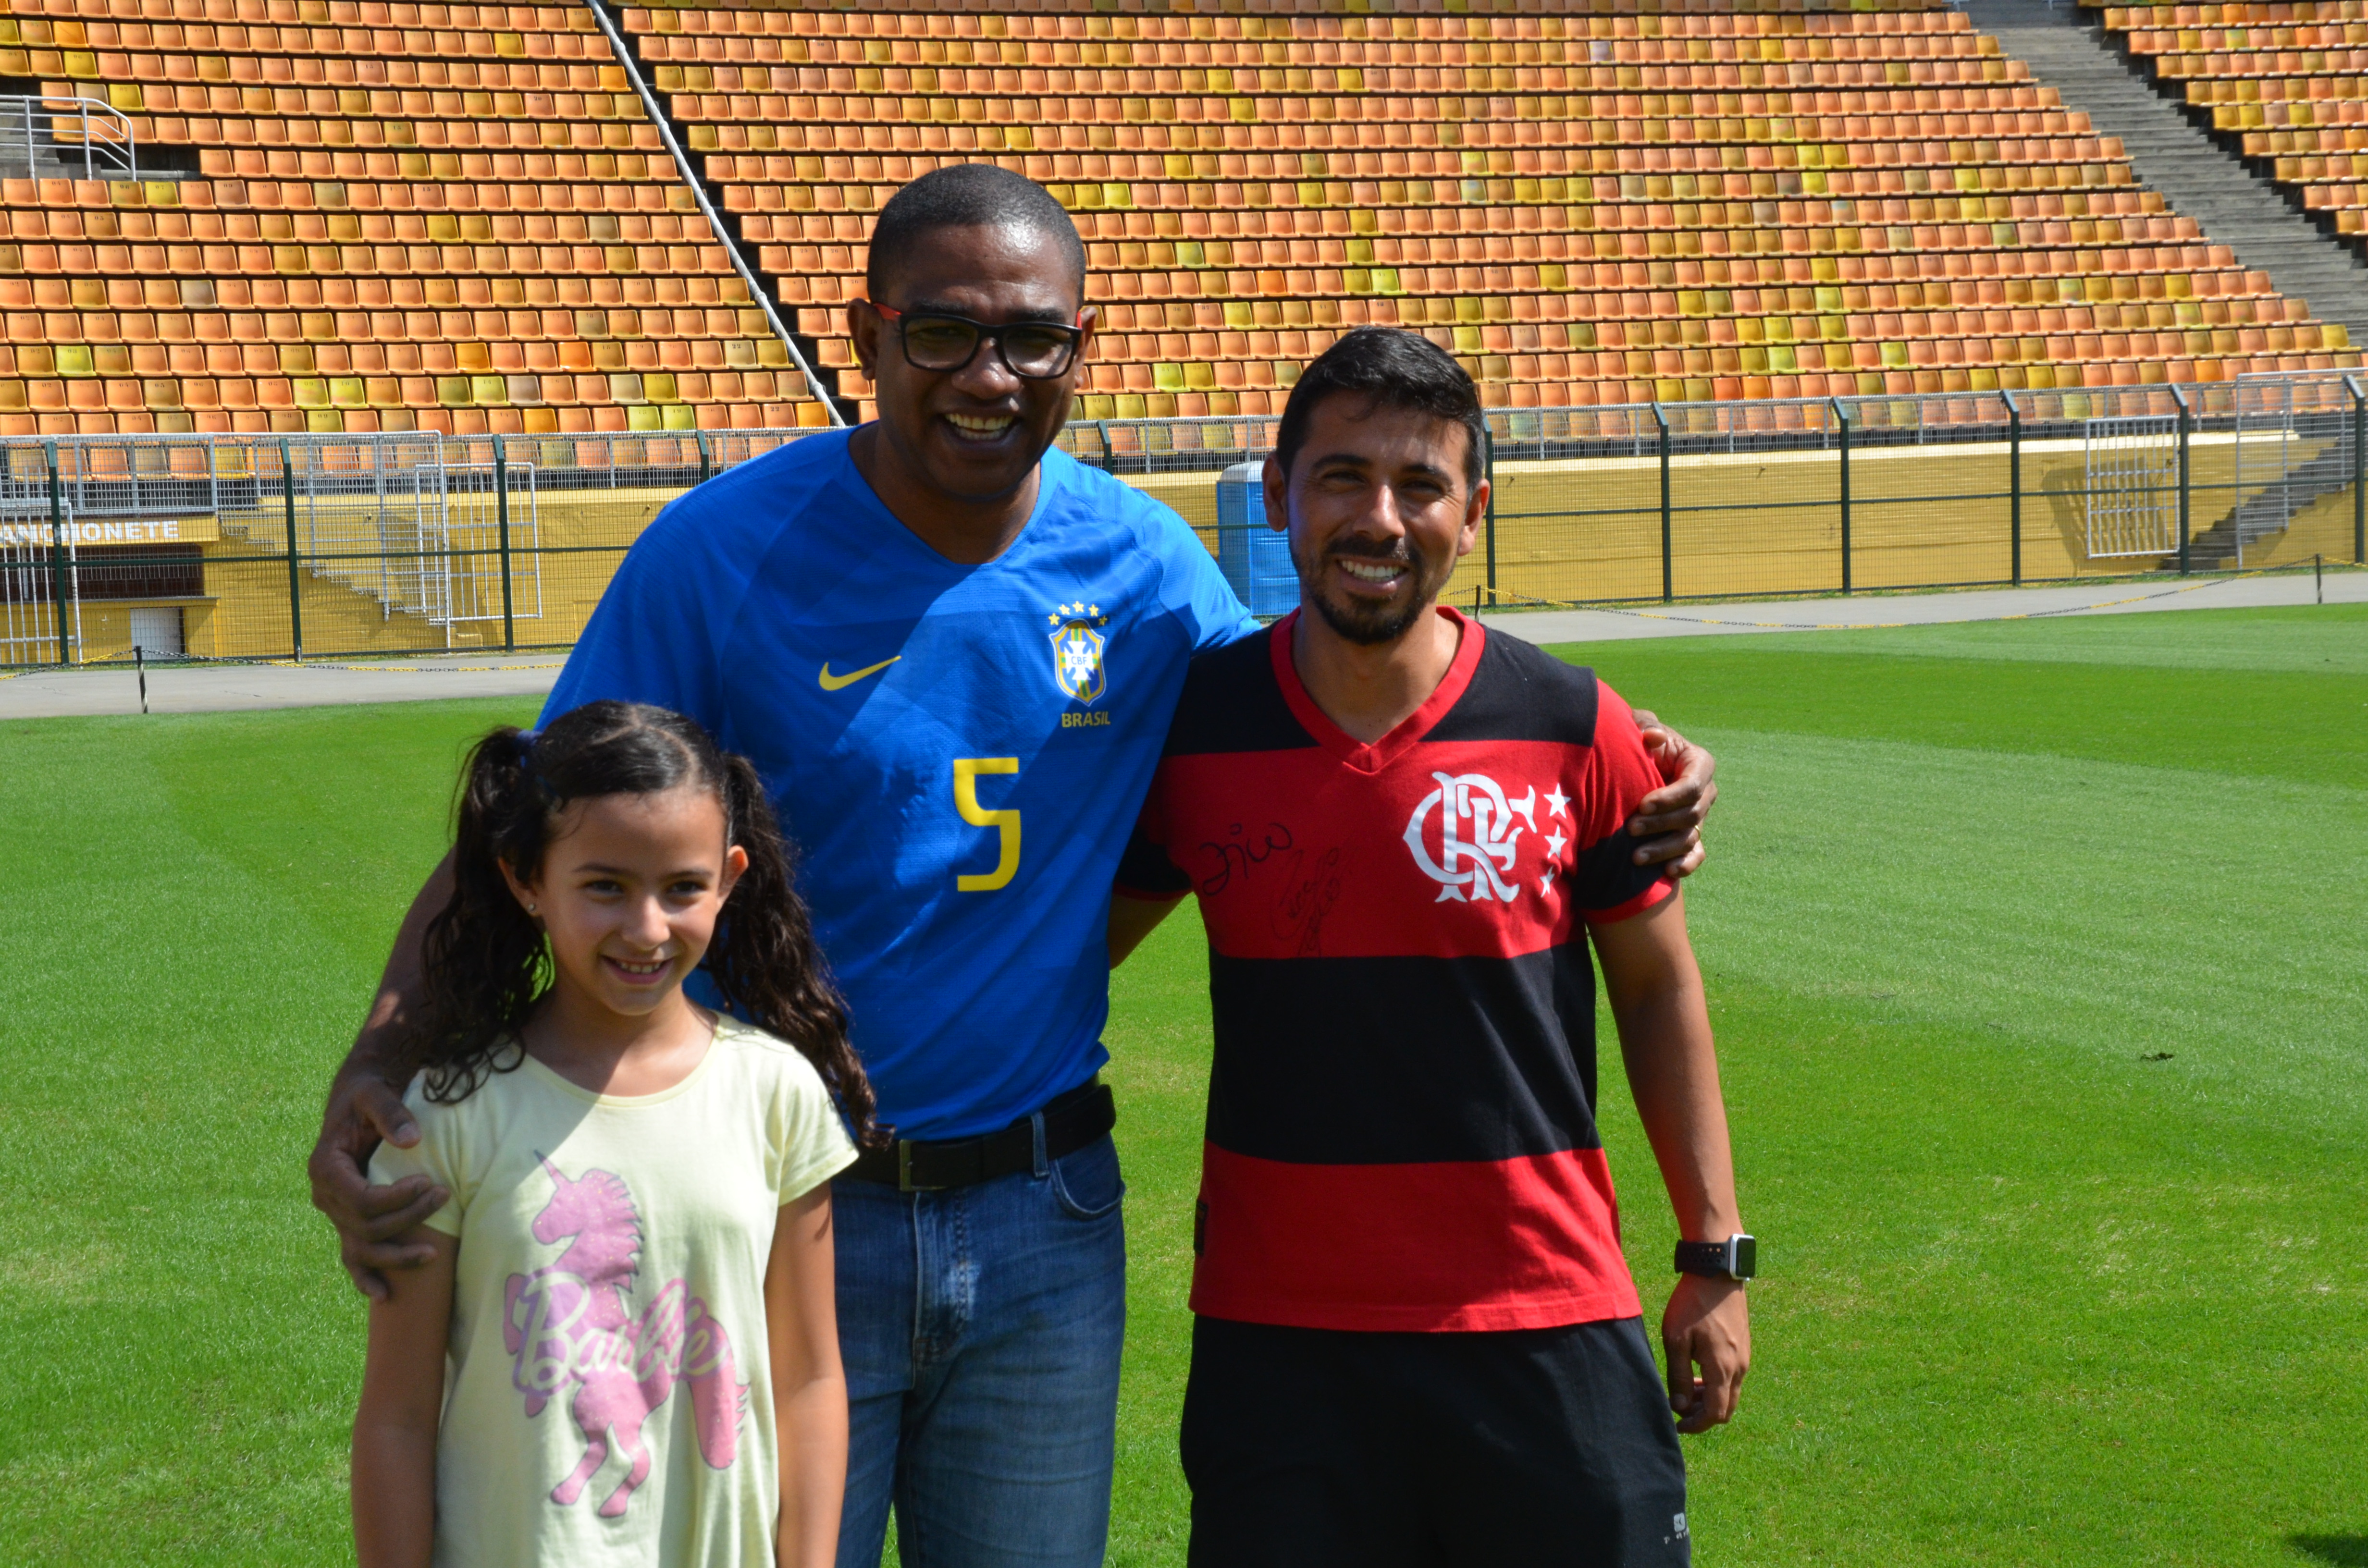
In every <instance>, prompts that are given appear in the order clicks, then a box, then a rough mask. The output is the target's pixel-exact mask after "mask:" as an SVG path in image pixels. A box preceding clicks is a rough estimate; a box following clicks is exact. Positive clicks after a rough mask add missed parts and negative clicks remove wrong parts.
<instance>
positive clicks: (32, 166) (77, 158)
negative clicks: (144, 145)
mask: <svg viewBox="0 0 2368 1568" xmlns="http://www.w3.org/2000/svg"><path fill="white" fill-rule="evenodd" d="M44 159H46V160H47V161H48V163H49V164H50V165H51V169H44V168H42V167H41V164H42V162H43V161H44ZM77 164H79V165H81V167H82V177H83V178H85V179H137V178H138V177H139V176H140V157H139V149H138V146H137V145H136V143H135V142H134V140H133V138H132V134H131V117H129V116H128V115H126V114H124V113H123V112H122V111H121V110H120V109H117V108H113V107H111V106H110V105H108V104H107V103H106V102H104V101H103V100H101V99H98V98H83V97H61V96H58V95H54V94H51V95H47V96H40V95H37V96H32V97H17V96H13V95H12V96H0V175H11V176H17V177H20V178H24V179H31V178H34V177H36V176H40V175H42V174H45V173H49V172H51V170H53V169H57V168H63V169H64V170H65V171H67V173H69V174H71V173H72V172H73V170H74V165H77Z"/></svg>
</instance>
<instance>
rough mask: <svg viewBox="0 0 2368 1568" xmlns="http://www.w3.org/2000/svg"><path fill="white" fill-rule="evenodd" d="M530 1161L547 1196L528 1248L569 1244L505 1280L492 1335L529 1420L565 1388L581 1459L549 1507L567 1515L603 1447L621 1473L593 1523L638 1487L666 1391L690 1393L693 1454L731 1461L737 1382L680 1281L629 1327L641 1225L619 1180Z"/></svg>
mask: <svg viewBox="0 0 2368 1568" xmlns="http://www.w3.org/2000/svg"><path fill="white" fill-rule="evenodd" d="M536 1157H537V1158H538V1159H541V1160H542V1168H543V1169H544V1170H545V1171H547V1172H549V1173H550V1175H551V1181H552V1195H551V1201H550V1202H549V1203H547V1204H545V1205H544V1206H543V1210H542V1212H541V1213H540V1214H538V1215H536V1216H535V1220H534V1239H535V1240H536V1241H538V1242H541V1243H542V1244H544V1245H546V1246H549V1245H552V1244H556V1243H558V1242H560V1241H563V1240H565V1239H566V1238H568V1237H571V1236H572V1237H574V1238H575V1240H574V1241H573V1242H572V1243H570V1244H569V1245H568V1247H567V1250H566V1251H564V1252H563V1253H561V1254H560V1255H559V1256H558V1257H557V1258H556V1259H554V1260H553V1261H552V1263H550V1264H549V1265H548V1266H547V1267H542V1268H538V1269H536V1270H535V1271H534V1272H533V1273H531V1274H513V1275H511V1276H510V1277H509V1280H508V1283H507V1288H506V1289H505V1290H504V1292H503V1296H504V1303H505V1312H504V1319H503V1324H502V1335H503V1341H504V1343H505V1344H506V1345H507V1346H508V1348H509V1352H510V1355H511V1358H512V1362H511V1372H510V1381H511V1382H512V1384H513V1385H514V1386H515V1387H516V1388H517V1389H518V1392H520V1393H522V1394H524V1395H525V1396H526V1413H527V1416H528V1418H529V1420H530V1419H532V1418H533V1417H535V1416H538V1415H541V1414H542V1410H543V1406H544V1405H545V1404H547V1403H550V1401H552V1399H555V1398H557V1397H559V1395H560V1394H561V1393H562V1392H564V1390H565V1389H566V1388H567V1386H568V1385H569V1384H571V1383H573V1384H575V1403H573V1404H572V1405H571V1406H570V1413H571V1414H572V1415H574V1416H575V1425H576V1427H577V1429H578V1430H580V1431H581V1432H582V1433H583V1434H584V1442H585V1449H584V1459H583V1462H581V1463H580V1464H578V1465H577V1466H576V1467H575V1470H574V1471H571V1472H570V1473H569V1474H568V1477H567V1479H566V1480H564V1481H563V1482H561V1483H559V1484H558V1485H557V1486H556V1487H554V1488H552V1494H551V1500H552V1502H553V1503H556V1504H558V1505H559V1506H561V1507H563V1508H564V1507H570V1506H574V1504H575V1501H576V1499H577V1498H579V1497H581V1496H583V1494H584V1489H585V1487H586V1486H587V1485H589V1484H591V1481H592V1477H593V1476H594V1475H595V1474H596V1473H598V1471H599V1469H600V1467H601V1465H602V1464H604V1463H606V1462H607V1461H608V1458H609V1448H610V1445H611V1444H612V1443H613V1444H614V1445H615V1447H616V1448H617V1449H618V1450H619V1451H620V1452H622V1453H624V1454H625V1455H627V1456H628V1457H629V1458H631V1460H632V1469H631V1470H630V1471H627V1473H626V1475H625V1479H624V1480H623V1481H621V1482H620V1483H618V1485H617V1489H616V1490H615V1491H614V1492H612V1493H610V1494H609V1498H608V1500H607V1501H606V1502H604V1503H602V1504H601V1505H600V1517H602V1518H605V1519H615V1518H621V1517H624V1513H625V1509H626V1507H627V1506H629V1505H630V1504H631V1503H632V1498H633V1492H634V1489H635V1488H636V1487H638V1486H640V1485H641V1484H642V1483H643V1482H644V1481H646V1480H648V1479H649V1474H650V1450H649V1445H648V1444H647V1443H646V1442H644V1441H643V1437H642V1427H643V1424H644V1423H646V1422H647V1421H648V1420H649V1417H650V1414H651V1412H653V1411H655V1410H656V1409H657V1407H658V1406H659V1405H661V1404H664V1403H666V1396H667V1395H668V1394H670V1393H672V1392H674V1386H675V1384H676V1383H677V1381H687V1382H689V1385H690V1410H691V1426H692V1429H693V1430H694V1431H695V1432H696V1433H697V1434H698V1438H699V1452H700V1458H702V1459H704V1460H706V1461H707V1462H708V1464H709V1466H710V1467H711V1468H712V1469H715V1470H723V1469H724V1468H725V1467H727V1466H728V1465H730V1464H731V1463H732V1461H733V1459H734V1457H735V1456H736V1455H737V1453H738V1452H739V1432H740V1421H741V1417H742V1416H744V1415H746V1414H747V1409H748V1385H747V1384H746V1383H743V1382H738V1381H734V1380H735V1377H736V1369H734V1365H733V1360H732V1341H731V1339H730V1337H729V1336H727V1335H725V1334H724V1332H723V1324H720V1323H717V1322H716V1321H715V1319H714V1318H713V1317H712V1316H711V1315H709V1312H708V1310H707V1303H706V1302H705V1301H701V1300H700V1298H698V1297H696V1296H694V1295H692V1294H690V1292H689V1289H688V1287H687V1286H686V1284H685V1282H684V1281H683V1280H681V1279H678V1278H677V1279H670V1280H668V1281H666V1284H665V1285H664V1286H663V1287H662V1288H661V1289H660V1290H658V1293H657V1295H656V1297H655V1299H654V1300H652V1301H650V1303H649V1305H648V1306H647V1307H645V1308H643V1312H642V1314H641V1316H640V1317H639V1318H638V1319H636V1318H634V1317H633V1316H632V1309H631V1308H630V1307H629V1306H628V1305H627V1304H626V1295H627V1293H628V1292H629V1291H630V1290H632V1284H633V1278H634V1276H635V1275H636V1274H637V1273H638V1272H639V1271H640V1270H639V1266H638V1264H637V1261H636V1260H637V1259H638V1257H639V1256H640V1253H641V1250H642V1225H641V1217H640V1215H639V1214H638V1213H637V1212H636V1211H635V1210H634V1208H633V1195H632V1190H631V1189H630V1188H628V1187H626V1186H625V1183H624V1181H623V1179H622V1178H621V1177H620V1176H615V1175H614V1174H612V1173H610V1172H608V1171H600V1170H592V1171H586V1172H585V1173H584V1175H583V1176H581V1177H579V1178H577V1179H575V1180H573V1181H571V1180H569V1179H568V1177H567V1176H566V1174H565V1173H564V1172H563V1171H562V1170H561V1169H560V1168H559V1167H558V1166H557V1165H553V1164H552V1163H551V1161H550V1160H549V1159H547V1158H544V1157H543V1156H541V1155H538V1156H536Z"/></svg>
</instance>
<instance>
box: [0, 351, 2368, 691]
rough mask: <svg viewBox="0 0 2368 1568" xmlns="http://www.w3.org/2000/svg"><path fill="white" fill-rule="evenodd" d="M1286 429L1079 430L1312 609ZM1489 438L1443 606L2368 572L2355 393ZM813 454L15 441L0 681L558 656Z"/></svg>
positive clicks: (1650, 412) (2277, 387) (786, 434)
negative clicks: (151, 666)
mask: <svg viewBox="0 0 2368 1568" xmlns="http://www.w3.org/2000/svg"><path fill="white" fill-rule="evenodd" d="M1276 423H1277V421H1276V420H1274V419H1273V418H1271V417H1259V418H1232V419H1205V420H1164V421H1131V422H1118V421H1109V422H1093V421H1081V422H1077V423H1074V424H1072V425H1071V426H1069V427H1068V428H1067V429H1066V430H1065V431H1064V433H1063V435H1062V437H1061V440H1062V444H1063V445H1064V447H1065V448H1066V449H1068V450H1069V451H1070V452H1071V453H1072V454H1074V455H1075V456H1076V457H1078V458H1079V459H1080V460H1084V461H1086V462H1087V463H1089V464H1092V465H1094V466H1097V467H1099V468H1102V469H1105V470H1107V471H1109V472H1111V473H1113V474H1115V475H1116V476H1118V477H1120V478H1121V479H1123V480H1125V481H1126V482H1127V483H1132V484H1134V485H1136V486H1138V487H1140V488H1142V489H1144V491H1146V492H1148V493H1149V494H1152V495H1154V496H1156V497H1157V498H1158V499H1161V500H1163V501H1166V502H1167V503H1168V504H1169V505H1171V506H1174V507H1175V508H1176V509H1177V510H1178V512H1180V513H1181V514H1183V516H1184V517H1185V518H1186V519H1187V521H1189V522H1190V523H1191V524H1192V525H1193V527H1194V528H1197V529H1198V530H1200V532H1201V537H1202V539H1203V540H1204V541H1205V542H1206V543H1207V544H1208V546H1209V548H1210V550H1211V551H1212V553H1214V554H1215V555H1216V556H1217V557H1218V558H1219V560H1220V562H1222V563H1223V564H1224V566H1225V568H1226V570H1227V572H1228V574H1230V575H1233V576H1234V577H1235V585H1236V586H1237V588H1239V589H1241V590H1242V591H1243V593H1244V597H1246V598H1247V599H1248V600H1249V601H1250V603H1251V608H1253V609H1258V610H1261V611H1262V612H1269V613H1270V612H1272V611H1274V610H1275V609H1277V608H1283V607H1285V606H1287V603H1288V602H1289V601H1290V599H1291V598H1292V597H1295V596H1294V595H1293V594H1292V589H1291V585H1290V581H1289V575H1288V574H1289V568H1288V562H1287V558H1286V557H1284V556H1283V555H1282V554H1281V551H1279V549H1277V548H1276V546H1277V543H1278V541H1276V540H1274V538H1273V536H1272V535H1271V534H1270V533H1269V532H1268V530H1266V529H1265V528H1264V526H1263V521H1262V519H1263V516H1264V513H1263V508H1262V506H1260V505H1258V501H1257V492H1256V491H1255V490H1254V489H1251V488H1249V483H1250V482H1254V481H1255V480H1256V478H1257V477H1258V467H1257V464H1258V460H1261V459H1263V458H1264V457H1265V456H1266V454H1267V453H1268V452H1269V449H1271V445H1272V441H1273V438H1274V431H1275V426H1276ZM1488 426H1489V432H1490V437H1491V439H1490V442H1489V450H1488V452H1487V453H1486V464H1487V469H1488V472H1489V476H1490V479H1491V481H1492V485H1491V500H1490V505H1489V513H1488V517H1487V522H1486V527H1485V528H1484V529H1483V531H1482V536H1481V540H1480V543H1479V546H1478V547H1477V548H1475V549H1474V551H1473V553H1472V555H1471V556H1470V557H1468V558H1467V559H1465V560H1464V561H1463V562H1461V563H1460V564H1459V566H1458V568H1457V571H1456V574H1455V575H1454V577H1453V578H1452V579H1451V581H1450V585H1449V588H1448V592H1449V593H1450V594H1451V595H1453V596H1455V597H1456V598H1457V599H1458V601H1459V602H1465V601H1469V602H1478V603H1495V604H1499V605H1520V604H1581V603H1620V602H1641V601H1654V600H1660V601H1668V600H1676V599H1687V598H1717V597H1757V596H1761V595H1783V594H1827V593H1853V592H1860V591H1866V590H1874V589H1896V588H1909V587H1940V586H1961V585H1977V584H2009V583H2012V584H2020V583H2027V582H2042V581H2052V580H2061V579H2066V578H2074V577H2102V576H2114V575H2125V574H2133V573H2145V572H2155V571H2176V572H2197V571H2219V570H2226V569H2231V568H2248V569H2249V568H2255V567H2274V566H2277V565H2282V564H2288V563H2294V562H2309V561H2311V560H2312V559H2314V558H2315V557H2317V558H2324V559H2326V560H2328V561H2340V562H2368V485H2363V483H2362V464H2363V458H2368V452H2364V451H2363V446H2368V443H2363V442H2362V438H2361V437H2362V431H2363V429H2368V391H2363V388H2362V382H2361V379H2360V378H2359V377H2358V376H2356V375H2345V374H2342V373H2312V374H2303V375H2288V376H2276V377H2248V378H2245V379H2242V380H2239V381H2228V382H2217V383H2211V384H2208V385H2203V386H2192V387H2173V386H2148V387H2117V388H2107V389H2096V390H2090V391H2079V392H1988V393H1953V394H1938V395H1932V396H1922V397H1879V398H1878V397H1868V398H1855V399H1853V398H1843V399H1829V400H1802V401H1791V402H1787V401H1761V402H1753V403H1671V404H1660V403H1652V404H1638V405H1633V406H1622V407H1601V408H1574V409H1502V410H1496V411H1492V412H1491V413H1490V415H1489V416H1488ZM813 434H814V432H812V431H804V430H777V431H733V432H708V433H684V434H681V435H666V436H598V437H577V436H568V437H556V436H552V437H525V436H512V437H439V436H437V435H434V434H430V433H413V434H390V435H381V436H297V435H290V436H287V437H273V436H237V437H194V436H191V437H173V436H136V437H132V436H126V437H57V438H54V439H50V440H45V441H43V440H35V441H23V440H19V441H12V442H7V443H0V664H6V665H55V664H94V663H102V662H108V661H112V660H119V659H128V658H131V657H132V656H133V650H134V649H135V648H138V649H141V650H143V651H144V653H146V654H147V655H148V656H150V657H155V658H171V657H189V658H217V659H242V658H243V659H269V658H305V657H321V656H328V655H336V656H353V655H359V654H371V653H382V654H399V653H429V652H438V653H441V652H448V651H504V650H520V649H536V648H552V647H562V646H565V645H567V644H569V643H572V642H574V641H575V638H576V637H577V636H578V635H579V634H580V632H581V631H582V629H583V626H584V622H585V620H586V617H588V616H589V615H590V613H591V611H592V608H593V606H594V605H595V604H597V603H598V599H599V597H600V595H601V592H602V591H603V590H604V589H605V588H606V587H607V585H608V583H609V577H610V575H611V574H613V573H614V572H615V570H616V567H617V564H618V562H620V560H622V559H623V556H624V552H625V551H626V550H627V549H628V548H629V547H631V545H632V542H633V541H634V540H636V539H637V538H639V537H640V535H641V532H642V530H643V528H646V527H647V526H648V525H649V523H650V521H651V520H652V519H653V518H654V517H656V515H657V513H658V511H659V510H660V509H661V508H662V507H663V506H665V505H666V503H667V502H668V501H670V500H672V499H673V498H674V497H675V496H677V495H678V494H682V493H683V492H684V491H685V490H687V489H689V487H691V486H692V485H695V484H697V483H701V482H702V481H703V480H705V479H707V478H709V477H712V475H714V474H716V473H719V472H723V471H724V470H726V469H729V468H731V467H733V466H734V465H736V464H738V463H741V462H745V461H746V460H749V459H751V458H753V457H757V456H759V455H761V454H763V453H765V452H768V451H770V450H773V449H776V448H778V447H780V445H782V444H784V443H786V442H789V441H793V440H797V439H800V438H803V437H806V436H810V435H813ZM1245 464H1247V465H1250V466H1249V467H1247V468H1245V467H1244V466H1243V465H1245ZM1228 471H1231V472H1230V475H1229V474H1228ZM1221 493H1222V494H1221ZM1261 572H1263V573H1265V574H1266V575H1265V577H1264V578H1260V576H1259V574H1260V573H1261ZM1278 574H1279V575H1278Z"/></svg>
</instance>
